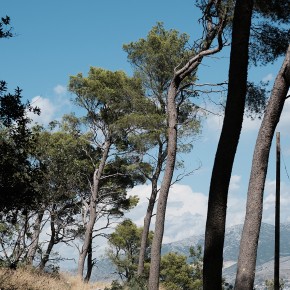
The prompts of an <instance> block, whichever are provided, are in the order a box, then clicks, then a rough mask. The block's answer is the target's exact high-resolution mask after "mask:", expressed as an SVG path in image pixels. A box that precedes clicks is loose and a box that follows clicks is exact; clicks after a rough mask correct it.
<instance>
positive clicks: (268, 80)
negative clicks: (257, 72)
mask: <svg viewBox="0 0 290 290" xmlns="http://www.w3.org/2000/svg"><path fill="white" fill-rule="evenodd" d="M273 79H274V76H273V74H272V73H269V74H267V75H266V76H265V77H263V78H262V81H263V82H270V81H272V80H273Z"/></svg>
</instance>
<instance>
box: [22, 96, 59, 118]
mask: <svg viewBox="0 0 290 290" xmlns="http://www.w3.org/2000/svg"><path fill="white" fill-rule="evenodd" d="M31 105H32V106H33V107H38V108H40V111H41V113H40V115H36V114H33V113H32V112H28V114H27V115H28V117H29V118H31V119H32V120H33V122H37V123H39V124H48V123H49V122H50V121H52V120H53V119H54V117H55V113H56V111H57V107H56V106H55V105H54V104H53V103H52V102H51V100H50V99H48V98H43V97H41V96H36V97H34V98H33V99H32V100H31Z"/></svg>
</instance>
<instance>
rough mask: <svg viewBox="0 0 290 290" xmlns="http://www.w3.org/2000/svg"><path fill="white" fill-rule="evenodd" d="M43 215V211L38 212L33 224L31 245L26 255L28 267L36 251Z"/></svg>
mask: <svg viewBox="0 0 290 290" xmlns="http://www.w3.org/2000/svg"><path fill="white" fill-rule="evenodd" d="M43 214H44V210H40V211H39V212H38V213H37V217H36V220H35V223H34V232H33V235H32V243H31V245H30V246H29V250H28V253H27V263H28V264H29V265H32V264H33V260H34V257H35V254H36V251H37V247H38V241H39V235H40V229H41V222H42V218H43Z"/></svg>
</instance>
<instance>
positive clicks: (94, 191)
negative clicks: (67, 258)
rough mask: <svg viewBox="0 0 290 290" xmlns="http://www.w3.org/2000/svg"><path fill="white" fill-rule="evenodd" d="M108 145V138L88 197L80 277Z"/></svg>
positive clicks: (93, 221) (90, 234)
mask: <svg viewBox="0 0 290 290" xmlns="http://www.w3.org/2000/svg"><path fill="white" fill-rule="evenodd" d="M110 146H111V142H110V140H107V141H106V142H105V145H104V150H103V155H102V159H101V162H100V164H99V167H98V169H96V170H95V172H94V181H93V182H94V184H93V189H92V195H91V199H90V213H89V221H88V223H87V225H86V230H85V238H84V243H83V246H82V249H81V252H80V256H79V261H78V275H79V276H80V277H83V273H84V265H85V260H86V257H87V254H88V250H89V246H90V243H91V237H92V235H93V229H94V225H95V222H96V217H97V212H96V206H97V204H96V200H97V197H98V192H99V185H100V179H101V176H102V173H103V171H104V168H105V165H106V160H107V158H108V155H109V150H110Z"/></svg>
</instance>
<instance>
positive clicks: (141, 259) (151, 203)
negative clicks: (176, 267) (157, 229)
mask: <svg viewBox="0 0 290 290" xmlns="http://www.w3.org/2000/svg"><path fill="white" fill-rule="evenodd" d="M164 160H165V156H164V152H163V144H162V143H161V142H160V143H159V151H158V161H157V166H156V170H155V173H154V175H153V177H152V179H151V186H152V190H151V196H150V199H149V204H148V207H147V212H146V216H145V218H144V227H143V231H142V237H141V246H140V253H139V262H138V271H137V273H138V275H142V274H143V272H144V261H145V254H146V248H147V240H148V234H149V230H150V223H151V218H152V214H153V209H154V205H155V201H156V196H157V193H158V189H157V185H158V184H157V183H158V179H159V176H160V173H161V170H162V165H163V162H164Z"/></svg>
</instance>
